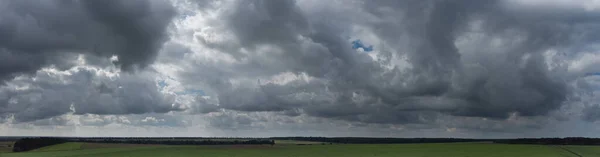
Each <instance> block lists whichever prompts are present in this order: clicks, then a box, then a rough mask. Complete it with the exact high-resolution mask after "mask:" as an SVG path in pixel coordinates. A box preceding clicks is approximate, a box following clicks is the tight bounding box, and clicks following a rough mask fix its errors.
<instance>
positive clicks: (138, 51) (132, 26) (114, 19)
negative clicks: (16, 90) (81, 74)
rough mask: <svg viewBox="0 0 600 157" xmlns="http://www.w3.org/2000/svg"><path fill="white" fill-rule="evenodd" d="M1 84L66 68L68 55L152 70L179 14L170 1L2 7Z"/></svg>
mask: <svg viewBox="0 0 600 157" xmlns="http://www.w3.org/2000/svg"><path fill="white" fill-rule="evenodd" d="M0 8H1V10H2V11H1V12H0V21H2V22H0V56H2V60H6V61H7V62H3V63H2V64H0V79H3V80H7V79H11V78H13V77H15V76H18V75H20V74H27V73H34V72H35V71H37V70H39V69H40V68H42V67H46V66H49V65H55V66H57V67H63V68H68V67H70V66H71V65H69V63H70V62H69V60H68V59H66V58H63V57H61V56H63V55H64V54H65V53H78V54H88V55H95V56H100V57H112V56H113V55H116V56H117V57H118V58H119V60H118V61H116V62H115V63H116V64H117V65H119V66H120V67H121V68H122V69H125V70H132V69H134V68H135V67H139V68H143V67H146V66H147V65H149V64H151V63H152V62H153V60H154V58H155V56H156V54H157V52H158V49H160V48H161V47H162V43H163V42H164V41H165V40H167V38H166V32H165V30H166V27H167V25H169V23H170V22H171V19H172V17H173V15H175V10H174V9H173V7H172V6H171V5H170V4H168V3H167V2H166V1H154V0H152V1H144V0H133V1H118V0H107V1H73V0H67V1H37V0H36V1H3V2H0Z"/></svg>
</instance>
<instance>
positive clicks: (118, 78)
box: [0, 0, 600, 138]
mask: <svg viewBox="0 0 600 157" xmlns="http://www.w3.org/2000/svg"><path fill="white" fill-rule="evenodd" d="M599 19H600V1H598V0H327V1H322V0H102V1H83V0H27V1H22V0H3V1H0V136H202V137H208V136H219V137H223V136H226V137H269V136H368V137H457V138H510V137H567V136H578V137H579V136H586V137H600V135H599V134H597V133H598V132H600V74H599V73H600V20H599Z"/></svg>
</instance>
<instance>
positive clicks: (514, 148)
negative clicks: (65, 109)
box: [0, 138, 600, 157]
mask: <svg viewBox="0 0 600 157" xmlns="http://www.w3.org/2000/svg"><path fill="white" fill-rule="evenodd" d="M293 139H294V138H289V139H283V140H273V141H274V142H275V143H274V144H237V145H235V144H232V145H229V144H224V145H159V144H124V143H101V142H92V143H88V142H65V143H60V144H53V145H49V146H44V147H41V148H37V149H33V150H29V151H24V152H9V151H3V152H2V153H0V157H124V156H128V157H162V156H173V157H188V156H189V157H193V156H204V157H598V156H600V146H578V145H551V144H505V143H497V142H453V143H417V144H415V143H406V144H351V143H350V144H344V143H331V142H328V141H325V140H323V142H317V141H299V140H293ZM305 139H311V138H305ZM323 139H328V138H323ZM341 139H343V138H341ZM366 139H370V138H364V139H361V140H366ZM152 140H157V139H152ZM161 140H162V139H161ZM211 140H217V141H218V139H211ZM233 140H236V141H238V140H244V139H225V140H222V141H233ZM246 140H248V139H246ZM321 140H322V139H321ZM329 140H330V141H333V140H338V141H339V140H340V139H336V138H330V139H329ZM132 141H135V140H129V141H123V142H130V143H131V142H132ZM163 141H164V140H163ZM198 141H200V140H198ZM357 141H359V140H357V139H351V140H346V141H345V142H357ZM397 141H410V139H401V140H397ZM397 141H396V142H397ZM421 141H423V140H421ZM429 141H431V142H434V141H435V140H433V139H425V140H424V142H429ZM113 142H114V141H113ZM518 142H523V141H518ZM7 143H9V142H3V144H7ZM13 146H14V145H13Z"/></svg>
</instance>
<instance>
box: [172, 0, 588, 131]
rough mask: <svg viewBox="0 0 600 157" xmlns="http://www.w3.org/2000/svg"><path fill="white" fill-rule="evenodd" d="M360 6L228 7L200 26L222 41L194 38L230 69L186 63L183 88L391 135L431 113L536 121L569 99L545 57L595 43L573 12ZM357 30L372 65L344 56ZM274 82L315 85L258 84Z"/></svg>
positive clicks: (584, 19) (490, 6) (459, 4)
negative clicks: (386, 127) (394, 127)
mask: <svg viewBox="0 0 600 157" xmlns="http://www.w3.org/2000/svg"><path fill="white" fill-rule="evenodd" d="M360 2H361V1H358V4H357V5H355V6H354V5H353V3H345V4H347V5H350V6H351V7H357V8H356V9H355V10H352V11H353V12H351V11H348V10H344V9H340V8H335V7H334V8H328V9H321V10H319V7H314V8H311V7H302V6H315V5H323V6H329V5H331V6H334V5H336V4H337V3H336V2H315V1H308V2H307V1H276V2H275V1H259V0H257V1H234V2H231V4H230V3H227V4H225V5H223V6H222V7H231V8H225V9H224V10H226V11H223V12H221V13H222V16H220V17H219V20H223V21H213V22H214V23H210V24H208V25H209V26H210V27H211V30H212V31H216V32H219V31H222V32H227V33H231V34H230V35H231V36H227V37H226V38H223V39H221V40H212V39H210V38H207V37H202V36H196V38H198V39H199V41H201V43H203V44H204V45H206V46H207V47H208V48H211V49H216V50H220V52H222V53H226V54H228V55H230V56H232V57H233V58H234V59H235V60H236V61H237V62H235V63H231V64H225V63H222V65H219V64H221V63H218V62H216V63H203V64H197V63H193V64H191V65H192V66H191V67H192V68H198V69H203V70H202V71H201V72H194V70H193V69H188V70H185V71H184V72H183V73H181V78H182V79H183V81H184V82H186V83H190V84H197V83H193V82H194V81H197V80H202V81H201V82H203V84H205V85H206V86H204V87H207V88H208V89H207V90H212V91H213V95H212V96H214V97H217V99H218V101H219V106H220V107H222V108H225V109H232V110H239V111H284V112H289V111H294V112H297V113H302V114H308V115H311V116H317V117H326V118H333V119H343V120H349V121H360V122H368V123H393V124H404V123H431V122H432V121H434V120H435V119H436V116H439V115H440V114H442V115H454V116H466V117H486V118H494V119H506V118H509V115H511V114H513V113H518V114H519V115H521V116H525V117H532V116H544V115H547V114H548V113H549V112H551V111H554V110H557V109H559V108H560V107H561V106H562V105H563V102H564V101H565V100H566V98H567V97H568V96H570V91H569V87H568V84H567V83H568V82H569V81H570V80H569V79H570V78H569V77H570V76H568V74H565V73H564V72H561V71H560V70H564V69H565V68H566V67H565V66H560V65H554V64H551V63H550V62H551V60H547V59H546V58H547V56H546V55H547V54H546V51H548V50H552V49H555V50H559V51H561V50H564V49H569V48H570V46H572V44H573V43H576V42H583V43H590V42H592V41H594V39H591V38H578V37H576V36H577V34H586V33H590V34H597V31H596V30H589V29H581V27H585V26H587V25H589V24H591V23H595V22H594V21H593V20H591V18H592V17H594V16H592V15H589V14H585V13H580V12H577V11H565V12H562V13H564V14H565V15H568V16H564V17H554V16H551V15H549V14H547V12H545V11H539V10H527V9H523V8H521V9H519V8H518V7H516V6H511V5H510V4H507V3H503V2H502V1H468V0H465V1H410V0H407V1H369V2H365V3H364V4H365V5H362V3H360ZM312 3H316V4H312ZM275 5H277V6H279V7H273V6H275ZM281 8H287V9H281ZM514 8H517V9H516V10H513V9H514ZM356 11H358V12H359V13H354V12H356ZM522 14H528V15H531V16H520V15H522ZM322 15H327V16H322ZM346 16H352V17H357V18H363V19H361V20H360V21H356V19H351V18H347V17H346ZM575 17H576V18H578V19H579V20H572V19H573V18H575ZM354 26H360V27H361V28H363V31H367V32H372V33H374V34H375V35H376V36H377V38H378V39H379V41H380V43H378V44H379V45H384V46H383V47H381V46H380V47H376V51H378V52H376V53H377V54H376V56H377V59H375V60H373V59H371V57H370V56H369V55H368V54H366V53H358V52H356V51H355V50H352V49H351V48H350V47H351V45H350V40H347V39H346V38H347V36H352V35H353V34H352V31H353V29H354ZM586 36H589V35H586ZM376 45H377V44H376ZM399 61H400V62H402V61H405V62H406V63H405V64H398V62H399ZM217 65H219V66H217ZM390 67H391V68H390ZM283 73H292V74H293V75H304V74H306V75H308V77H311V78H312V79H310V80H300V81H292V82H290V83H287V84H276V83H264V82H263V83H260V81H259V80H261V79H262V80H263V81H264V80H268V79H269V78H270V77H273V76H275V75H280V74H283ZM187 79H189V81H188V80H187Z"/></svg>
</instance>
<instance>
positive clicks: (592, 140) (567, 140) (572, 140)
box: [494, 137, 600, 145]
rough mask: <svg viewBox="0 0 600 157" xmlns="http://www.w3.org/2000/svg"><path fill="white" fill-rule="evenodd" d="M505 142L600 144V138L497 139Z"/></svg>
mask: <svg viewBox="0 0 600 157" xmlns="http://www.w3.org/2000/svg"><path fill="white" fill-rule="evenodd" d="M494 142H495V143H504V144H541V145H600V138H585V137H567V138H519V139H505V140H496V141H494Z"/></svg>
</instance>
